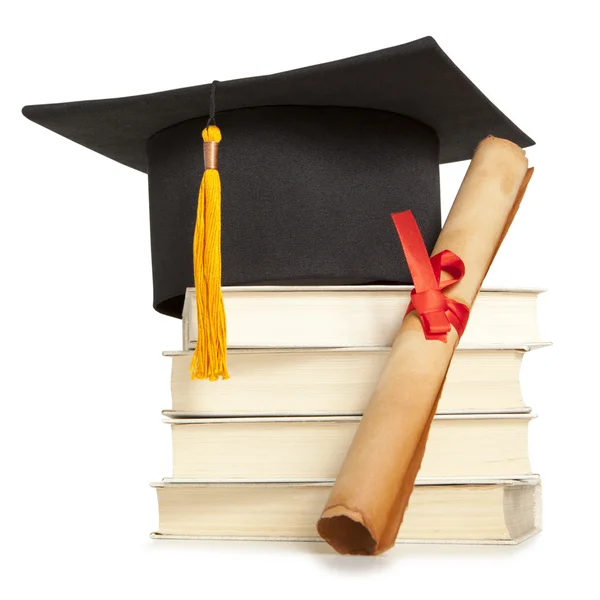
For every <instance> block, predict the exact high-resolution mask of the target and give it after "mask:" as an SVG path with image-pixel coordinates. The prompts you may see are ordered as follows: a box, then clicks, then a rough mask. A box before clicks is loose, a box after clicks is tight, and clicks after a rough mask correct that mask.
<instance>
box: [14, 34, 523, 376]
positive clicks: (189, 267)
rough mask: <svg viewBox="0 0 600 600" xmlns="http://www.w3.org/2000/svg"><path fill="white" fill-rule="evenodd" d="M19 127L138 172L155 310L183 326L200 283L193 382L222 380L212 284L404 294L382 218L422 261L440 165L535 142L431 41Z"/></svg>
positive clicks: (72, 107) (118, 102) (404, 271)
mask: <svg viewBox="0 0 600 600" xmlns="http://www.w3.org/2000/svg"><path fill="white" fill-rule="evenodd" d="M23 114H24V115H25V116H26V117H27V118H29V119H31V120H32V121H34V122H36V123H39V124H40V125H43V126H44V127H47V128H48V129H51V130H52V131H55V132H56V133H58V134H60V135H63V136H65V137H67V138H69V139H71V140H73V141H75V142H77V143H79V144H81V145H83V146H85V147H87V148H90V149H91V150H94V151H96V152H99V153H100V154H103V155H105V156H107V157H109V158H112V159H114V160H116V161H118V162H121V163H123V164H124V165H127V166H129V167H132V168H134V169H138V170H140V171H143V172H145V173H147V174H148V182H149V196H150V227H151V245H152V267H153V283H154V307H155V308H156V310H158V311H159V312H161V313H164V314H167V315H171V316H175V317H180V316H181V311H182V307H183V298H184V294H185V289H186V287H189V286H192V285H194V284H195V286H196V288H197V294H196V295H197V298H198V323H199V340H198V346H197V349H196V354H195V356H194V361H193V376H196V377H204V378H209V379H216V378H218V377H219V376H221V377H227V369H226V364H225V354H226V343H225V315H224V310H223V301H222V296H221V291H220V286H221V284H223V285H247V284H254V285H260V284H272V285H304V284H312V285H319V284H323V285H336V284H340V285H342V284H374V283H398V284H406V283H410V281H411V278H410V274H409V271H408V268H407V265H406V262H405V259H404V257H403V255H402V252H399V251H398V239H397V235H396V232H395V230H394V228H393V226H392V225H391V223H390V214H391V213H393V212H399V211H404V210H407V209H410V210H412V212H413V214H414V216H415V218H416V220H417V223H418V225H419V228H420V230H421V232H422V235H423V238H424V241H425V244H426V246H427V249H428V251H431V250H432V248H433V245H434V243H435V241H436V239H437V236H438V234H439V231H440V228H441V217H440V190H439V164H440V163H448V162H453V161H459V160H464V159H469V158H471V155H472V153H473V151H474V149H475V147H476V146H477V144H478V143H479V142H480V141H481V140H482V139H483V138H484V137H486V136H487V135H490V134H492V135H495V136H498V137H503V138H507V139H509V140H511V141H513V142H515V143H516V144H518V145H519V146H521V147H525V146H530V145H532V144H533V143H534V142H533V141H532V140H531V139H530V138H529V137H528V136H527V135H525V134H524V133H523V132H522V131H521V130H520V129H519V128H517V127H516V126H515V125H514V124H513V123H512V122H511V121H510V120H509V119H508V118H507V117H506V116H505V115H504V114H503V113H502V112H500V110H498V108H496V107H495V106H494V105H493V104H492V103H491V102H490V101H489V100H488V99H487V98H486V97H485V96H484V95H483V94H482V93H481V92H480V91H479V90H478V89H477V88H476V87H475V85H473V83H472V82H471V81H470V80H469V79H468V78H467V77H466V76H465V75H464V74H463V73H462V72H461V71H460V70H459V69H458V68H457V67H456V66H455V65H454V63H453V62H452V61H451V60H450V59H449V58H448V56H447V55H446V54H445V53H444V52H443V51H442V49H441V48H440V47H439V46H438V44H437V43H436V42H435V40H434V39H433V38H431V37H427V38H423V39H420V40H416V41H413V42H410V43H407V44H404V45H401V46H396V47H394V48H388V49H385V50H380V51H377V52H371V53H369V54H363V55H361V56H356V57H353V58H347V59H344V60H338V61H334V62H330V63H325V64H320V65H316V66H312V67H307V68H303V69H296V70H293V71H287V72H283V73H278V74H275V75H266V76H262V77H251V78H246V79H236V80H232V81H224V82H219V83H213V84H206V85H199V86H194V87H188V88H183V89H176V90H169V91H164V92H158V93H153V94H144V95H140V96H131V97H126V98H111V99H105V100H90V101H83V102H68V103H60V104H47V105H37V106H26V107H24V108H23ZM217 121H218V127H217V126H216V123H217ZM221 130H222V132H223V141H222V144H221V145H222V150H221V153H220V156H219V157H218V159H219V160H218V161H217V149H218V145H219V142H220V140H221ZM203 155H204V158H205V161H206V165H203V160H202V156H203ZM205 166H206V169H205V168H204V167H205ZM217 167H218V170H217ZM219 171H220V173H221V177H222V181H223V189H222V193H221V180H220V177H219ZM201 180H202V185H201V186H200V182H201ZM199 186H200V192H199V191H198V189H199ZM221 196H222V198H221Z"/></svg>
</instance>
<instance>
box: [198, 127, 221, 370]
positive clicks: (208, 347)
mask: <svg viewBox="0 0 600 600" xmlns="http://www.w3.org/2000/svg"><path fill="white" fill-rule="evenodd" d="M202 138H203V139H204V141H205V142H220V141H221V131H220V130H219V128H218V127H217V126H216V125H210V126H209V127H207V128H206V129H204V131H203V132H202ZM194 283H195V286H196V309H197V314H198V342H197V344H196V349H195V350H194V356H193V357H192V362H191V365H190V372H191V375H192V379H209V380H210V381H215V380H217V379H219V377H221V378H223V379H228V378H229V373H228V372H227V329H226V322H225V308H224V306H223V294H222V293H221V179H220V177H219V171H218V170H217V169H216V168H207V169H206V170H205V171H204V176H203V177H202V183H201V184H200V192H199V194H198V214H197V216H196V230H195V232H194Z"/></svg>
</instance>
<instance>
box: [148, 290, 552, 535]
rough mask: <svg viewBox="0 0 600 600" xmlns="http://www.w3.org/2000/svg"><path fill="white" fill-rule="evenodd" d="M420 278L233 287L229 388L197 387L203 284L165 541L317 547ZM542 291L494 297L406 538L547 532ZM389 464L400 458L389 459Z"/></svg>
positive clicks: (471, 346)
mask: <svg viewBox="0 0 600 600" xmlns="http://www.w3.org/2000/svg"><path fill="white" fill-rule="evenodd" d="M410 289H411V288H410V287H406V286H360V287H358V286H342V287H265V286H263V287H236V288H224V290H223V294H224V300H225V308H226V312H227V325H228V345H229V348H230V349H229V352H228V366H229V372H230V375H231V378H230V379H229V380H226V381H219V382H207V381H192V380H191V379H190V371H189V365H190V360H191V354H192V350H193V348H194V346H195V341H196V339H197V322H196V319H195V297H194V290H193V289H189V290H188V291H187V293H186V301H185V306H184V314H183V350H182V351H177V352H165V355H166V356H169V357H170V359H171V361H172V378H171V391H172V409H170V410H166V411H164V415H165V416H166V421H167V422H168V423H169V424H170V426H171V430H172V437H173V476H172V478H169V479H164V480H163V481H162V482H160V483H157V484H153V486H154V487H155V488H156V491H157V494H158V504H159V528H158V531H157V532H156V533H154V534H152V535H153V537H156V538H167V537H168V538H205V539H210V538H219V539H257V540H266V539H269V540H270V539H273V540H318V539H319V537H318V535H317V531H316V522H317V520H318V518H319V515H320V513H321V510H322V509H323V507H324V505H325V502H326V499H327V496H328V494H329V491H330V489H331V486H332V484H333V481H334V479H335V477H336V475H337V472H338V470H339V468H340V466H341V464H342V461H343V459H344V456H345V453H346V451H347V449H348V447H349V445H350V443H351V441H352V437H353V435H354V433H355V431H356V428H357V426H358V423H359V421H360V418H361V414H362V412H363V411H364V409H365V407H366V405H367V403H368V401H369V398H370V396H371V393H372V392H373V390H374V388H375V386H376V385H377V381H378V378H379V374H380V372H381V370H382V368H383V366H384V364H385V362H386V358H387V355H388V352H389V347H390V345H391V343H392V341H393V339H394V337H395V334H396V332H397V331H398V329H399V327H400V324H401V321H402V318H403V316H404V313H405V311H406V307H407V305H408V301H409V300H408V298H409V294H410ZM538 293H539V291H537V290H486V291H481V292H480V294H479V295H478V297H477V300H476V302H475V306H474V308H473V311H472V314H471V317H470V320H469V326H468V327H467V330H466V332H465V334H464V336H463V337H462V339H461V341H460V344H459V347H458V350H457V352H456V354H455V357H454V359H453V361H452V365H451V367H450V371H449V373H448V377H447V381H446V385H445V387H444V391H443V394H442V397H441V399H440V402H439V407H438V413H437V415H436V417H435V419H434V422H433V426H432V428H431V433H430V437H429V441H428V445H427V450H426V453H425V458H424V460H423V463H422V466H421V470H420V472H419V477H418V479H417V485H416V487H415V490H414V492H413V495H412V497H411V500H410V504H409V507H408V511H407V513H406V516H405V519H404V523H403V525H402V527H401V529H400V534H399V538H398V541H424V542H458V543H460V542H464V543H518V542H520V541H522V540H524V539H526V538H527V537H529V536H531V535H533V534H534V533H536V532H537V531H539V529H540V526H541V514H540V505H541V487H540V479H539V477H538V476H537V475H534V474H533V473H532V471H531V467H530V463H529V456H528V444H527V433H528V427H529V422H530V421H531V420H532V419H533V415H532V414H531V409H530V408H529V407H527V406H526V405H525V403H524V402H523V398H522V396H521V390H520V385H519V372H520V368H521V361H522V359H523V356H524V355H525V354H526V353H527V352H528V351H530V350H534V349H536V348H539V347H541V346H544V345H546V344H544V343H542V342H541V341H540V338H539V334H538V330H537V319H536V306H537V296H538ZM381 458H382V460H385V457H381Z"/></svg>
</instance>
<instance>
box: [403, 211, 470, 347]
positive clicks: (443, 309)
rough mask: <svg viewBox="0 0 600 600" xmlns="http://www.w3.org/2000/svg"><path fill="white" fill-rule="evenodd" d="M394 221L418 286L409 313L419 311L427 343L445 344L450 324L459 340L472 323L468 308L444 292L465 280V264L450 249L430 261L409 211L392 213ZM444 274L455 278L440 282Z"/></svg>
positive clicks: (412, 295) (413, 291)
mask: <svg viewBox="0 0 600 600" xmlns="http://www.w3.org/2000/svg"><path fill="white" fill-rule="evenodd" d="M392 220H393V221H394V225H395V226H396V230H397V231H398V236H399V237H400V243H401V244H402V249H403V250H404V255H405V256H406V263H407V264H408V268H409V270H410V274H411V275H412V278H413V282H414V284H415V287H414V289H413V290H412V292H411V293H410V299H411V302H410V304H409V305H408V309H407V310H406V313H407V314H408V313H409V312H410V311H411V310H416V311H417V313H418V314H419V317H420V319H421V324H422V325H423V331H424V332H425V338H426V339H428V340H440V341H442V342H446V341H447V336H446V334H447V333H448V332H449V331H450V326H451V325H453V326H454V328H455V329H456V331H457V332H458V336H459V337H460V336H461V335H462V334H463V332H464V330H465V327H466V326H467V321H468V320H469V309H468V308H467V307H466V306H465V305H464V304H461V303H460V302H457V301H456V300H453V299H452V298H447V297H446V296H444V294H442V290H443V289H445V288H447V287H449V286H451V285H452V284H454V283H456V282H457V281H460V280H461V279H462V278H463V276H464V274H465V264H464V263H463V261H462V260H461V259H460V258H459V257H458V256H456V254H454V252H450V250H443V251H442V252H440V253H439V254H436V255H435V256H432V257H431V259H430V258H429V255H428V254H427V248H425V243H424V242H423V238H422V237H421V232H420V231H419V226H418V225H417V222H416V221H415V218H414V216H413V214H412V212H411V211H410V210H407V211H404V212H401V213H394V214H392ZM442 271H445V272H446V273H448V275H450V276H451V278H452V279H447V280H446V281H442V282H441V283H440V275H441V273H442Z"/></svg>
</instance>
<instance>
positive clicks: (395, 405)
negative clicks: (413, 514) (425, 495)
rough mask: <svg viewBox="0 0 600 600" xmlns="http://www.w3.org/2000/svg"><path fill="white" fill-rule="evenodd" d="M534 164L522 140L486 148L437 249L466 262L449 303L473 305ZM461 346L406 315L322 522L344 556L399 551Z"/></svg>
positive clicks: (493, 142)
mask: <svg viewBox="0 0 600 600" xmlns="http://www.w3.org/2000/svg"><path fill="white" fill-rule="evenodd" d="M527 166H528V161H527V158H526V157H525V152H524V151H523V150H522V149H521V148H519V147H518V146H516V145H515V144H513V143H512V142H509V141H507V140H503V139H500V138H494V137H488V138H486V139H485V140H483V141H482V142H481V144H479V146H478V148H477V150H476V151H475V154H474V156H473V159H472V161H471V164H470V166H469V169H468V171H467V173H466V175H465V178H464V181H463V183H462V185H461V187H460V190H459V192H458V195H457V197H456V200H455V202H454V204H453V206H452V209H451V211H450V214H449V215H448V218H447V220H446V223H445V224H444V227H443V229H442V231H441V233H440V236H439V238H438V241H437V243H436V245H435V248H434V250H433V254H437V253H438V252H441V251H442V250H451V251H452V252H454V253H456V254H457V255H458V256H459V257H460V258H461V259H462V260H463V262H464V263H465V275H464V277H463V279H461V280H460V281H459V282H458V283H456V284H455V285H454V286H452V287H450V288H448V289H447V290H445V291H444V294H445V295H446V296H447V297H451V298H454V299H455V300H457V301H459V302H462V303H464V304H466V305H467V306H468V307H469V308H471V307H472V305H473V302H474V300H475V297H476V295H477V293H478V292H479V289H480V287H481V284H482V282H483V279H484V277H485V275H486V274H487V271H488V269H489V267H490V265H491V263H492V260H493V259H494V256H495V255H496V252H497V250H498V247H499V246H500V243H501V242H502V240H503V238H504V235H505V234H506V231H507V230H508V228H509V226H510V224H511V222H512V219H513V217H514V214H515V212H516V210H517V208H518V205H519V203H520V200H521V198H522V196H523V194H524V193H525V189H526V187H527V183H528V182H529V179H530V177H531V174H532V172H533V169H529V170H528V168H527ZM392 226H393V225H392V223H391V222H390V227H392ZM399 251H401V250H400V248H399ZM443 277H444V274H442V279H443ZM457 344H458V335H457V333H456V331H455V329H454V328H452V329H451V332H450V333H449V334H448V341H447V343H444V342H440V341H437V340H426V339H425V337H424V334H423V329H422V326H421V322H420V320H419V317H418V315H417V314H416V312H414V311H412V312H411V313H409V314H408V315H406V317H405V319H404V321H403V323H402V326H401V328H400V331H399V332H398V335H397V336H396V339H395V341H394V344H393V346H392V351H391V354H390V357H389V359H388V362H387V364H386V366H385V368H384V370H383V372H382V375H381V378H380V381H379V384H378V386H377V388H376V389H375V392H374V393H373V396H372V397H371V400H370V402H369V405H368V407H367V409H366V411H365V413H364V416H363V418H362V420H361V423H360V426H359V428H358V430H357V432H356V435H355V437H354V440H353V442H352V444H351V447H350V449H349V451H348V454H347V456H346V459H345V461H344V463H343V465H342V468H341V470H340V473H339V475H338V477H337V479H336V482H335V485H334V487H333V490H332V492H331V495H330V497H329V500H328V502H327V505H326V507H325V509H324V511H323V513H322V515H321V518H320V519H319V521H318V523H317V529H318V531H319V534H320V535H321V537H323V538H324V539H325V540H326V541H327V542H328V543H329V544H330V545H331V546H333V547H334V548H335V549H336V550H337V551H338V552H341V553H343V554H347V553H350V554H378V553H380V552H384V551H385V550H387V549H388V548H390V547H391V546H393V545H394V542H395V539H396V536H397V534H398V530H399V528H400V525H401V523H402V518H403V516H404V511H405V510H406V506H407V504H408V500H409V498H410V494H411V492H412V489H413V486H414V482H415V479H416V476H417V472H418V470H419V468H420V466H421V461H422V458H423V454H424V451H425V444H426V441H427V435H428V433H429V428H430V426H431V421H432V419H433V416H434V414H435V412H436V409H437V403H438V400H439V397H440V395H441V391H442V388H443V385H444V381H445V378H446V373H447V371H448V367H449V365H450V361H451V359H452V356H453V354H454V350H455V348H456V345H457Z"/></svg>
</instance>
